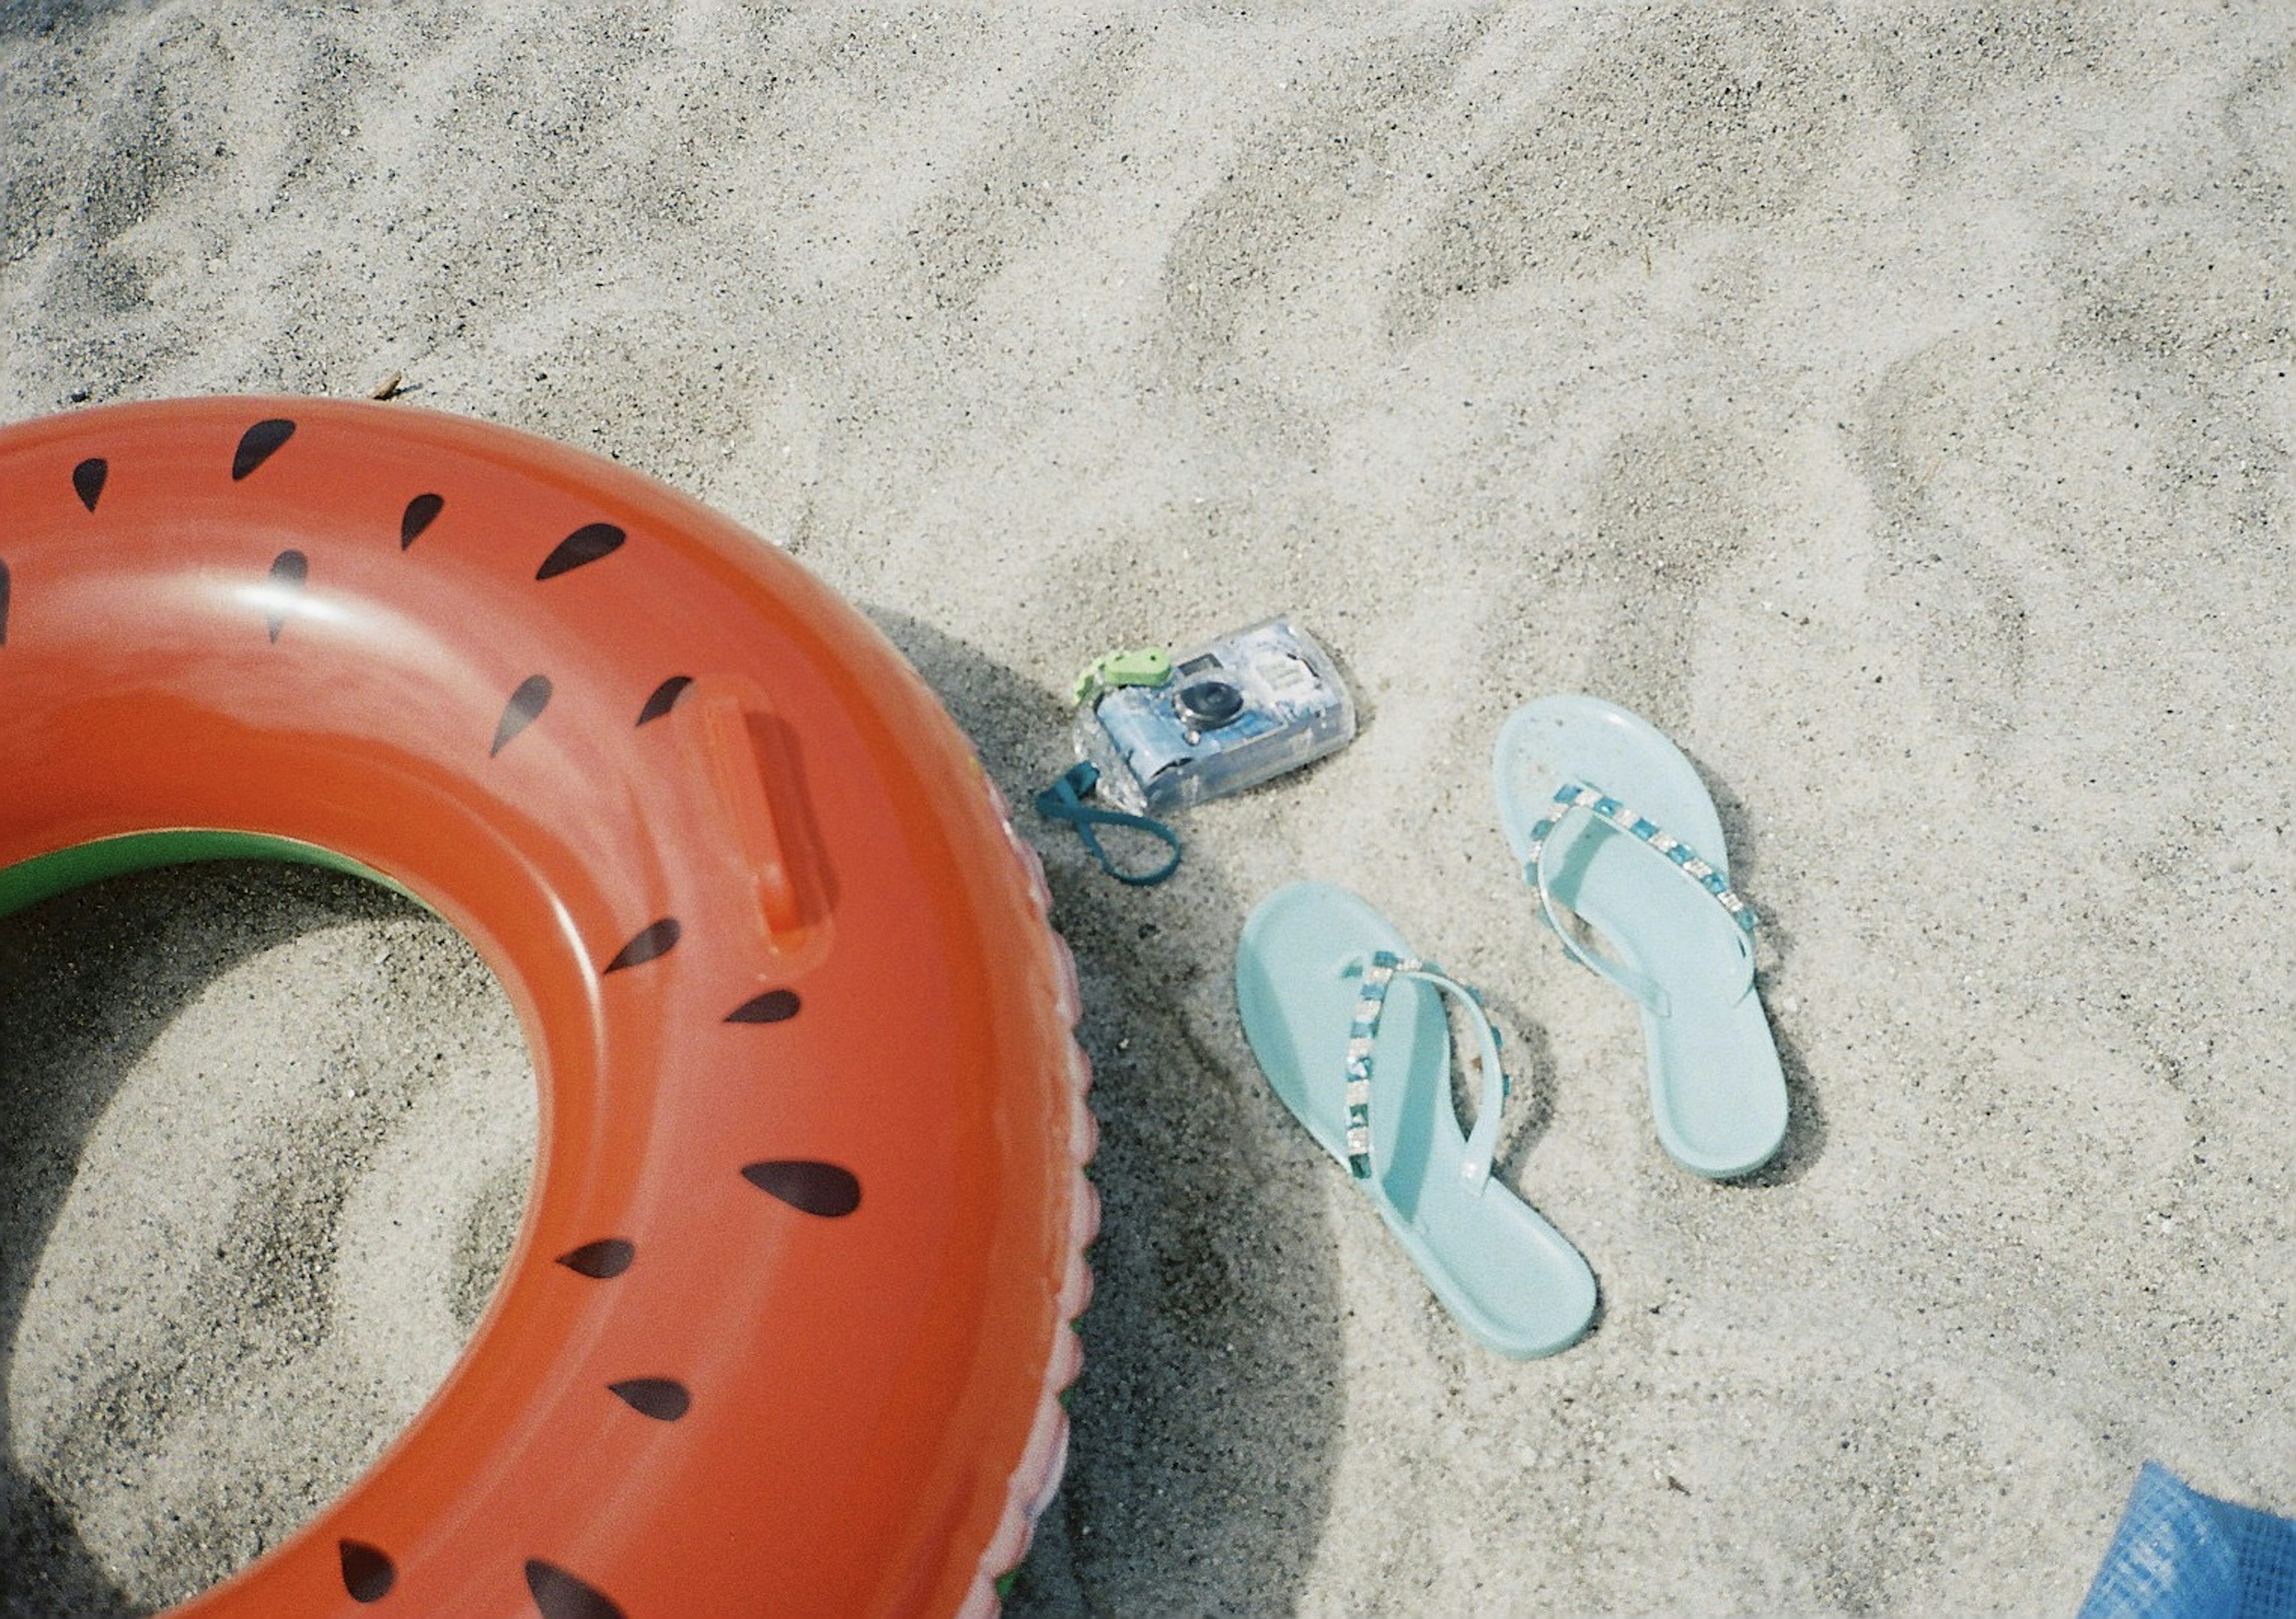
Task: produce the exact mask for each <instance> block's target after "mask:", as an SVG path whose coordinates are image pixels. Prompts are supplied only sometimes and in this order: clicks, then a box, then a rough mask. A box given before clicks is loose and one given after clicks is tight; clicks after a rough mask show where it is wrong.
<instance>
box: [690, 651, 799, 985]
mask: <svg viewBox="0 0 2296 1619" xmlns="http://www.w3.org/2000/svg"><path fill="white" fill-rule="evenodd" d="M676 717H677V718H678V719H679V721H680V722H682V728H683V729H684V730H685V732H686V734H687V736H688V738H689V739H691V740H692V743H693V746H694V747H695V748H697V749H698V751H699V752H700V754H701V758H702V760H703V761H704V765H705V768H706V769H707V770H708V772H709V778H710V784H711V786H712V787H714V788H715V789H716V791H715V793H714V794H713V795H712V797H714V798H715V799H716V802H717V808H718V811H719V814H720V815H721V817H722V820H723V822H724V825H725V828H726V831H727V832H729V833H730V834H731V840H732V845H733V848H734V851H735V852H736V858H737V859H738V862H739V864H740V869H741V872H742V878H743V879H745V880H746V881H747V883H748V884H749V885H750V887H751V889H752V892H753V895H754V897H755V900H756V904H757V916H758V922H759V924H760V926H761V927H762V928H763V931H764V934H765V941H766V944H767V946H768V947H769V948H771V949H772V950H773V951H774V952H775V953H776V954H777V955H781V956H783V957H791V956H798V955H800V954H802V955H808V956H810V955H813V954H815V953H816V947H817V946H819V945H821V944H824V938H825V921H826V918H825V917H824V916H821V915H818V914H815V913H816V912H819V911H820V909H821V907H820V905H819V904H818V903H817V902H818V901H819V899H820V897H821V891H822V890H823V889H824V888H825V887H826V885H825V884H824V883H823V882H820V881H815V882H812V883H808V881H807V880H806V879H807V876H808V872H807V871H806V869H805V868H806V862H807V861H808V859H809V858H810V857H811V856H810V849H809V846H808V839H807V838H806V837H805V836H804V830H805V816H804V814H803V808H802V805H801V804H800V802H799V798H800V792H799V782H798V781H797V779H796V771H795V765H794V762H793V761H791V760H790V759H788V758H784V757H782V756H780V755H781V754H782V752H783V749H782V748H780V747H779V746H777V745H776V742H775V738H776V737H777V735H778V733H779V732H780V723H779V722H778V721H777V720H776V719H775V715H774V714H773V711H772V710H771V708H770V707H768V706H767V702H766V699H765V693H764V692H763V691H760V690H759V689H758V687H757V686H756V685H755V684H754V683H751V682H749V681H727V680H713V679H710V678H709V677H707V676H704V677H702V678H701V679H699V680H697V681H695V682H694V683H693V690H692V691H689V692H688V693H687V694H686V696H685V699H684V700H683V701H681V702H680V703H679V704H678V705H677V714H676ZM777 799H778V800H779V804H778V805H777V804H776V800H777ZM816 875H817V874H816ZM809 890H810V892H809Z"/></svg>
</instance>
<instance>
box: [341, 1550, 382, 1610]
mask: <svg viewBox="0 0 2296 1619" xmlns="http://www.w3.org/2000/svg"><path fill="white" fill-rule="evenodd" d="M335 1548H336V1550H337V1551H338V1552H340V1554H341V1557H342V1560H343V1589H344V1590H347V1591H348V1592H350V1594H351V1600H352V1601H354V1602H380V1601H381V1600H382V1599H384V1598H385V1597H387V1596H389V1595H390V1588H391V1586H392V1585H394V1584H396V1583H397V1582H398V1569H396V1568H394V1567H393V1566H391V1562H390V1559H389V1558H388V1557H386V1556H385V1555H384V1554H383V1552H382V1549H381V1548H380V1547H375V1546H370V1545H368V1544H367V1543H366V1542H365V1541H336V1542H335Z"/></svg>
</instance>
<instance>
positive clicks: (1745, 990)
mask: <svg viewBox="0 0 2296 1619" xmlns="http://www.w3.org/2000/svg"><path fill="white" fill-rule="evenodd" d="M1495 774H1496V777H1497V789H1498V800H1499V820H1500V822H1501V824H1502V825H1503V826H1504V827H1505V830H1506V838H1507V846H1508V847H1510V848H1512V849H1513V851H1514V855H1515V858H1516V859H1517V860H1519V861H1521V863H1522V868H1523V878H1524V880H1526V881H1527V882H1529V884H1530V886H1531V887H1533V888H1535V889H1536V890H1538V903H1539V909H1540V912H1541V913H1542V914H1543V915H1544V917H1545V919H1546V923H1547V925H1548V926H1549V927H1551V928H1553V929H1554V935H1555V936H1556V937H1557V938H1559V939H1561V940H1562V948H1563V949H1564V950H1565V951H1567V952H1569V953H1570V957H1571V959H1572V960H1574V961H1578V962H1579V963H1581V964H1582V965H1584V966H1587V967H1589V968H1592V969H1594V970H1595V972H1597V973H1600V974H1601V975H1602V976H1603V977H1605V978H1608V979H1609V980H1610V981H1611V983H1613V984H1615V985H1618V986H1619V987H1620V989H1622V990H1624V991H1626V993H1628V994H1629V995H1631V996H1633V997H1634V1000H1635V1002H1636V1004H1637V1005H1638V1006H1640V1007H1641V1008H1642V1014H1643V1035H1644V1045H1645V1046H1646V1047H1647V1049H1648V1051H1649V1054H1650V1089H1651V1112H1652V1116H1653V1117H1654V1118H1655V1119H1656V1121H1657V1124H1658V1139H1659V1141H1660V1143H1661V1145H1662V1146H1664V1147H1665V1149H1666V1150H1667V1152H1668V1153H1669V1155H1670V1156H1671V1157H1673V1158H1674V1160H1675V1162H1676V1163H1677V1164H1680V1165H1682V1166H1683V1167H1684V1168H1685V1169H1687V1170H1691V1171H1693V1172H1695V1173H1698V1174H1702V1175H1705V1176H1708V1177H1710V1178H1711V1179H1713V1180H1717V1181H1725V1180H1729V1179H1732V1178H1733V1177H1735V1176H1738V1175H1743V1174H1748V1173H1752V1172H1753V1171H1754V1170H1757V1169H1759V1168H1760V1167H1761V1166H1762V1165H1764V1164H1766V1163H1767V1162H1768V1161H1769V1160H1770V1158H1771V1157H1772V1156H1773V1155H1774V1154H1775V1153H1776V1151H1777V1149H1778V1148H1779V1145H1780V1144H1781V1143H1782V1142H1784V1140H1785V1133H1786V1083H1785V1075H1784V1071H1783V1070H1782V1069H1781V1068H1780V1067H1779V1066H1778V1048H1777V1044H1776V1043H1775V1041H1774V1040H1773V1039H1772V1038H1771V1036H1770V1025H1769V1019H1768V1018H1767V1016H1766V1015H1765V1014H1764V1013H1763V1010H1762V1002H1761V997H1760V996H1759V995H1757V994H1756V993H1754V912H1753V910H1752V909H1751V907H1750V906H1749V905H1748V904H1746V903H1745V901H1744V900H1743V899H1741V898H1740V897H1739V896H1738V895H1737V893H1736V892H1735V891H1734V889H1733V888H1732V887H1730V872H1729V868H1728V866H1727V865H1726V863H1724V858H1723V849H1722V822H1721V819H1720V817H1719V816H1718V815H1717V814H1715V811H1714V801H1713V799H1712V798H1710V797H1708V796H1707V792H1706V787H1705V784H1704V783H1703V782H1702V781H1699V779H1698V772H1697V770H1696V769H1695V768H1694V767H1693V765H1691V763H1690V761H1689V760H1688V759H1686V758H1685V757H1684V756H1683V754H1682V750H1681V749H1680V748H1677V747H1676V746H1675V745H1674V744H1673V743H1672V742H1669V741H1668V740H1666V738H1665V737H1663V736H1661V734H1659V732H1658V731H1657V730H1656V728H1654V727H1653V726H1652V724H1650V723H1649V722H1648V721H1647V720H1644V719H1642V718H1640V717H1639V716H1637V715H1632V714H1629V713H1628V712H1627V711H1626V710H1625V709H1624V708H1621V707H1617V706H1616V705H1615V704H1611V703H1606V702H1603V701H1602V700H1601V699H1598V698H1592V697H1548V698H1542V699H1539V700H1538V702H1535V703H1532V704H1531V705H1530V706H1529V707H1526V708H1522V709H1520V710H1518V711H1517V712H1516V713H1515V715H1513V717H1512V718H1510V719H1509V720H1508V721H1507V723H1506V724H1505V727H1503V728H1502V729H1501V730H1500V732H1499V740H1498V748H1497V756H1496V760H1495ZM1564 911H1569V912H1575V913H1576V914H1577V915H1578V916H1579V918H1581V919H1582V920H1585V921H1586V922H1587V925H1588V926H1589V927H1590V928H1593V929H1594V931H1595V933H1596V934H1598V935H1600V936H1601V937H1602V940H1603V943H1604V944H1607V945H1608V946H1609V951H1610V953H1608V954H1607V955H1606V954H1604V953H1600V952H1596V951H1594V950H1590V949H1588V948H1587V946H1586V945H1585V944H1581V943H1580V942H1579V939H1578V938H1577V937H1576V936H1574V935H1573V933H1572V931H1571V929H1570V927H1569V926H1568V925H1567V924H1566V923H1565V921H1564V920H1563V918H1562V914H1561V912H1564Z"/></svg>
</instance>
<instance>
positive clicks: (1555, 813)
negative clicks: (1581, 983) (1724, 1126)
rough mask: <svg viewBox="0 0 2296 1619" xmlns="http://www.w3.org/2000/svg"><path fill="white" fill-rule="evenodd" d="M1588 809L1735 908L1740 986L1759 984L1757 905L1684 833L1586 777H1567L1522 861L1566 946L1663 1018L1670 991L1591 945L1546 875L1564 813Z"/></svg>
mask: <svg viewBox="0 0 2296 1619" xmlns="http://www.w3.org/2000/svg"><path fill="white" fill-rule="evenodd" d="M1577 810H1583V811H1585V812H1586V813H1587V814H1589V815H1591V816H1593V817H1594V818H1595V820H1597V821H1600V822H1603V824H1604V825H1606V826H1609V827H1611V828H1613V829H1614V830H1618V831H1621V832H1624V833H1626V834H1627V835H1628V837H1630V838H1635V839H1636V841H1637V842H1639V843H1641V844H1642V845H1644V846H1645V847H1647V848H1649V849H1650V850H1652V852H1653V853H1656V854H1662V855H1664V856H1665V857H1666V859H1667V862H1668V863H1669V864H1670V865H1672V866H1673V867H1674V868H1675V869H1676V870H1677V871H1680V872H1681V873H1682V874H1683V876H1684V878H1685V879H1687V880H1689V881H1690V882H1692V883H1693V884H1695V885H1696V886H1697V887H1698V888H1699V889H1700V891H1701V892H1702V893H1704V894H1705V895H1707V896H1708V897H1709V898H1710V899H1712V900H1713V901H1714V903H1715V904H1718V905H1719V906H1721V907H1722V909H1723V910H1724V911H1725V912H1727V913H1728V914H1729V917H1730V920H1732V921H1734V922H1735V923H1736V924H1737V926H1738V931H1737V942H1738V953H1739V956H1740V959H1741V961H1743V965H1744V966H1745V969H1746V981H1745V983H1744V985H1742V986H1741V988H1740V989H1739V992H1738V993H1739V995H1740V996H1741V998H1743V996H1744V995H1745V994H1747V993H1749V992H1750V991H1751V990H1752V989H1753V987H1754V944H1753V938H1754V923H1755V921H1756V920H1757V919H1756V918H1755V915H1754V908H1753V907H1752V906H1751V905H1749V904H1747V903H1746V902H1745V901H1744V900H1743V899H1741V898H1740V897H1739V896H1738V893H1737V891H1736V890H1735V889H1734V888H1733V887H1730V882H1729V879H1727V878H1726V877H1724V876H1723V875H1722V873H1721V872H1720V871H1717V870H1716V869H1715V867H1714V866H1713V864H1712V863H1710V862H1709V861H1707V860H1704V859H1702V858H1701V856H1700V855H1699V853H1698V851H1697V850H1695V849H1693V848H1692V847H1691V846H1689V845H1688V844H1686V843H1685V842H1683V841H1682V839H1680V838H1677V837H1675V836H1674V835H1673V834H1671V833H1670V832H1668V831H1666V830H1664V829H1663V828H1661V827H1660V826H1659V825H1658V823H1657V822H1653V821H1651V820H1649V819H1648V818H1647V817H1645V816H1643V815H1639V814H1636V813H1635V812H1634V811H1633V810H1631V809H1629V808H1628V807H1627V806H1626V805H1623V804H1621V803H1620V802H1619V800H1617V799H1616V798H1613V797H1611V796H1610V795H1609V794H1607V793H1605V792H1603V790H1602V789H1599V788H1595V787H1590V786H1588V785H1587V783H1586V782H1584V781H1566V782H1564V783H1563V784H1562V786H1561V787H1560V788H1558V789H1555V794H1554V805H1553V806H1552V810H1551V813H1550V814H1548V815H1547V817H1546V819H1545V820H1543V821H1541V822H1538V824H1537V825H1535V826H1533V827H1532V828H1531V829H1530V854H1529V858H1527V859H1526V860H1525V861H1524V862H1523V864H1522V874H1523V877H1524V878H1525V879H1526V880H1528V881H1529V883H1530V885H1531V886H1532V887H1535V888H1537V889H1538V903H1539V906H1540V908H1541V909H1542V910H1543V911H1544V912H1546V925H1547V926H1548V927H1550V928H1554V936H1555V937H1557V938H1558V939H1561V940H1562V948H1563V950H1564V951H1565V952H1566V953H1568V954H1569V955H1570V959H1571V960H1572V961H1577V962H1578V963H1579V965H1580V966H1582V967H1586V968H1588V969H1591V970H1593V971H1595V972H1596V973H1599V974H1600V975H1601V976H1602V977H1605V978H1608V979H1609V980H1610V981H1611V983H1613V984H1615V985H1618V986H1619V987H1620V989H1623V990H1624V991H1626V992H1627V993H1628V994H1629V995H1632V996H1633V997H1634V998H1635V999H1636V1001H1639V1002H1642V1004H1643V1005H1644V1006H1646V1007H1648V1008H1650V1010H1652V1011H1653V1012H1655V1013H1656V1014H1657V1015H1658V1016H1660V1017H1661V1018H1663V1017H1665V1016H1666V1015H1667V1012H1668V1010H1669V1009H1668V1004H1667V994H1666V991H1665V990H1664V989H1663V988H1661V986H1660V985H1659V984H1658V982H1657V980H1655V979H1653V978H1652V977H1649V976H1648V975H1646V974H1644V973H1639V972H1636V970H1635V969H1633V968H1631V967H1628V965H1627V964H1626V963H1625V962H1623V961H1613V960H1611V958H1610V957H1608V956H1605V955H1603V954H1601V953H1598V952H1595V951H1591V950H1588V949H1587V947H1586V946H1585V945H1583V944H1580V943H1579V941H1578V940H1577V939H1576V938H1574V937H1572V936H1571V934H1570V928H1567V927H1565V926H1564V925H1563V921H1562V915H1561V909H1562V907H1561V906H1560V904H1558V902H1557V901H1556V900H1555V897H1554V888H1553V887H1552V885H1551V884H1550V883H1549V881H1548V879H1547V875H1546V850H1547V846H1549V845H1550V844H1551V843H1552V842H1553V841H1554V830H1555V829H1556V828H1557V827H1559V826H1561V825H1562V820H1563V817H1564V816H1566V815H1569V814H1571V813H1572V812H1573V811H1577Z"/></svg>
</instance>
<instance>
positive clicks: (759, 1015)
mask: <svg viewBox="0 0 2296 1619" xmlns="http://www.w3.org/2000/svg"><path fill="white" fill-rule="evenodd" d="M797 1008H798V1000H797V991H795V990H793V989H769V990H767V992H766V993H764V994H762V995H752V996H750V998H749V999H748V1000H747V1001H744V1002H742V1004H741V1005H739V1006H737V1007H735V1008H734V1010H732V1011H730V1012H727V1013H726V1022H728V1023H781V1022H784V1021H786V1020H787V1019H789V1018H794V1017H796V1016H797Z"/></svg>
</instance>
